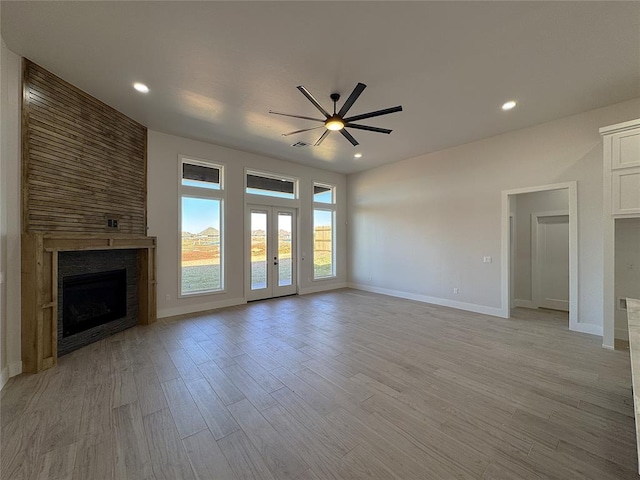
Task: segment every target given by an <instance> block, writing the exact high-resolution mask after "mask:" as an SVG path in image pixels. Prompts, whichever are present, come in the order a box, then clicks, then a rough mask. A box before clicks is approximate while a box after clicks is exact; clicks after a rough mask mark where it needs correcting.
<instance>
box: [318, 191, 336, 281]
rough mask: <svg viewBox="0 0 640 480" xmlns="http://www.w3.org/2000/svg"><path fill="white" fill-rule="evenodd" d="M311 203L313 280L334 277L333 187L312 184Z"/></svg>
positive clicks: (334, 215) (334, 214)
mask: <svg viewBox="0 0 640 480" xmlns="http://www.w3.org/2000/svg"><path fill="white" fill-rule="evenodd" d="M313 203H314V209H313V278H314V280H318V279H322V278H331V277H335V276H336V269H335V248H334V247H335V223H336V221H335V217H336V210H335V187H334V186H333V185H324V184H321V183H314V184H313Z"/></svg>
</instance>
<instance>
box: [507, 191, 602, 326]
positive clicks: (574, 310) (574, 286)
mask: <svg viewBox="0 0 640 480" xmlns="http://www.w3.org/2000/svg"><path fill="white" fill-rule="evenodd" d="M565 188H566V189H568V191H569V330H573V331H577V332H584V333H591V334H593V335H602V328H601V327H600V326H598V325H592V324H586V323H580V322H579V321H578V318H579V316H578V314H579V311H578V281H579V278H578V182H576V181H571V182H564V183H554V184H550V185H540V186H534V187H524V188H516V189H512V190H503V191H502V202H501V203H502V222H501V232H502V242H501V256H500V258H501V270H502V272H501V280H502V281H501V309H500V310H501V315H500V316H501V317H503V318H509V317H510V316H511V305H510V302H509V297H510V276H511V274H510V259H509V212H510V211H511V210H510V206H511V197H513V196H514V195H519V194H521V193H532V192H545V191H548V190H562V189H565Z"/></svg>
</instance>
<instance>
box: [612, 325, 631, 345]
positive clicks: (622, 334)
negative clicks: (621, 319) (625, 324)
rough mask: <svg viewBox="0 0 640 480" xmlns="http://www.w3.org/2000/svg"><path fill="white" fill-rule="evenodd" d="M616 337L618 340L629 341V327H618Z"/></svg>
mask: <svg viewBox="0 0 640 480" xmlns="http://www.w3.org/2000/svg"><path fill="white" fill-rule="evenodd" d="M614 338H615V339H616V340H626V341H627V342H628V341H629V329H628V328H616V329H615V334H614Z"/></svg>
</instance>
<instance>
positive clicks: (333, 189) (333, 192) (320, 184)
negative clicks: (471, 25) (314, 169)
mask: <svg viewBox="0 0 640 480" xmlns="http://www.w3.org/2000/svg"><path fill="white" fill-rule="evenodd" d="M316 186H318V187H324V188H328V189H330V190H331V202H316V201H315V196H316V194H315V192H314V191H315V189H316ZM311 197H312V202H313V204H314V206H315V205H334V206H335V204H336V186H335V185H332V184H330V183H323V182H313V187H312V189H311Z"/></svg>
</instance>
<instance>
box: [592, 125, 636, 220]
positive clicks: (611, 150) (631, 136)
mask: <svg viewBox="0 0 640 480" xmlns="http://www.w3.org/2000/svg"><path fill="white" fill-rule="evenodd" d="M600 134H601V135H602V141H603V145H604V181H605V185H604V193H605V196H607V195H610V200H611V201H610V205H611V208H610V209H609V212H610V213H611V215H614V216H628V215H631V216H636V215H639V214H640V119H638V120H633V121H631V122H625V123H620V124H617V125H612V126H610V127H604V128H601V129H600ZM607 203H608V202H606V201H605V205H606V204H607Z"/></svg>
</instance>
